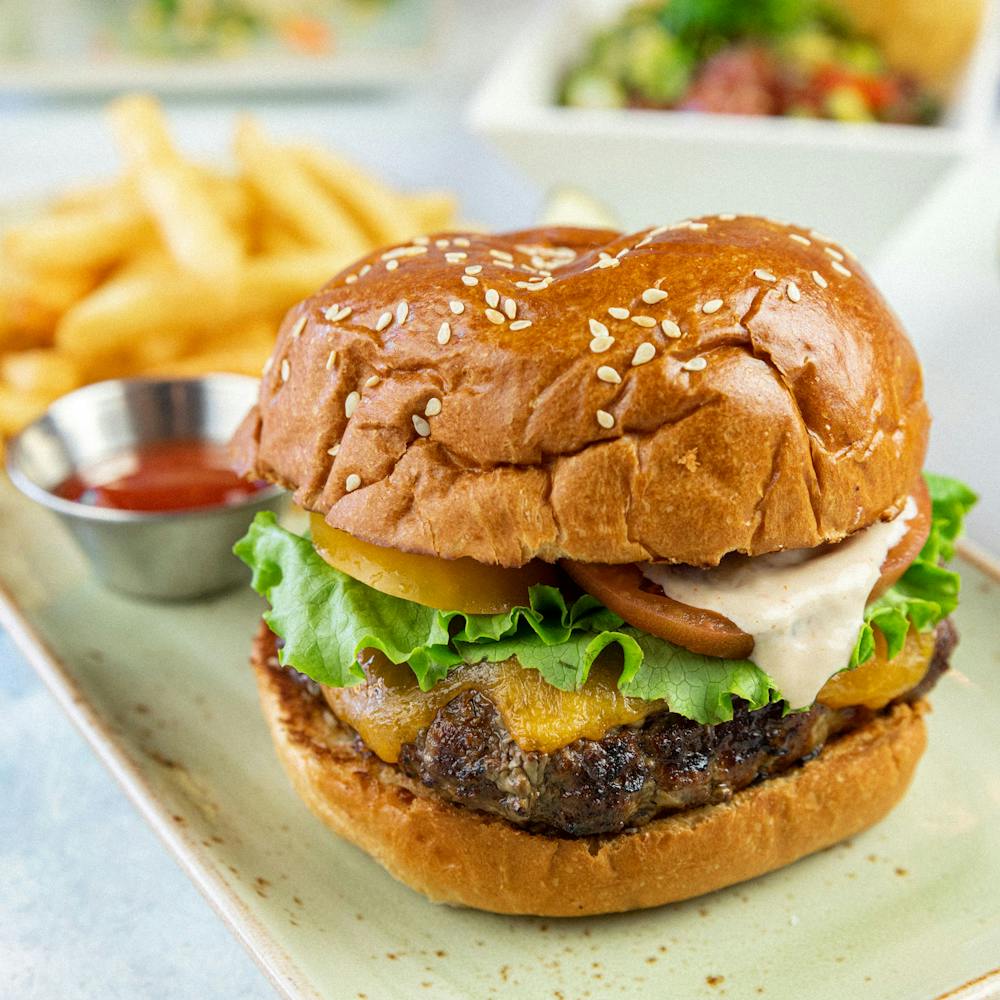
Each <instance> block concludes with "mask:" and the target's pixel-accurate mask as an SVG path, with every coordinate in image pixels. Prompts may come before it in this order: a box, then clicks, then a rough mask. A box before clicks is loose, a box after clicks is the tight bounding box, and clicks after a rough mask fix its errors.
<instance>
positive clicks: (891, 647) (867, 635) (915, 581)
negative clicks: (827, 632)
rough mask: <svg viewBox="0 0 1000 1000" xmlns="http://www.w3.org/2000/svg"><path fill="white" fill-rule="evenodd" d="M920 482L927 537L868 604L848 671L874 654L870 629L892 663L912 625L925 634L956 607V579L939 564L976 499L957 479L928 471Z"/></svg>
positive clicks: (948, 554) (946, 556) (951, 552)
mask: <svg viewBox="0 0 1000 1000" xmlns="http://www.w3.org/2000/svg"><path fill="white" fill-rule="evenodd" d="M924 479H925V481H926V482H927V490H928V492H929V493H930V496H931V530H930V534H928V536H927V541H926V542H925V543H924V547H923V548H922V549H921V550H920V555H919V556H917V558H916V559H915V560H914V561H913V564H912V565H911V566H910V567H909V568H908V569H907V571H906V572H905V573H904V574H903V575H902V576H901V577H900V578H899V580H897V581H896V584H895V585H894V586H893V587H890V589H889V590H887V591H886V592H885V593H884V594H883V595H882V596H881V597H879V598H878V599H877V600H876V601H873V602H872V603H871V604H869V605H868V607H867V609H866V610H865V623H864V625H863V626H862V627H861V633H860V635H859V636H858V641H857V645H855V647H854V653H853V654H852V656H851V662H850V664H849V667H856V666H858V665H859V664H862V663H864V662H865V661H866V660H868V659H870V658H871V657H872V656H874V655H875V636H874V633H873V631H872V630H873V629H875V628H877V629H878V630H879V631H880V632H881V633H882V634H883V635H884V636H885V640H886V647H887V652H888V655H889V659H892V658H893V657H894V656H896V655H897V654H898V653H899V651H900V650H901V649H902V648H903V643H904V642H905V641H906V633H907V632H908V631H909V629H910V625H911V623H912V624H913V625H914V626H915V627H916V628H917V630H918V631H920V632H926V631H927V630H928V629H932V628H933V627H934V626H935V625H936V624H937V623H938V622H939V621H941V619H942V618H946V617H947V616H948V615H950V614H951V613H952V611H954V610H955V608H956V607H957V606H958V591H959V587H960V580H959V576H958V574H957V573H955V572H954V571H952V570H950V569H946V568H945V567H944V566H942V565H940V564H941V562H942V561H947V560H949V559H951V558H952V556H954V554H955V541H956V540H957V539H958V537H959V535H961V533H962V524H963V522H964V520H965V515H966V514H967V513H968V512H969V511H970V510H971V509H972V506H973V505H974V504H975V502H976V501H977V500H978V499H979V498H978V497H977V496H976V494H975V493H973V492H972V490H970V489H969V487H968V486H966V485H965V484H964V483H960V482H959V481H958V480H957V479H949V478H948V477H947V476H937V475H934V474H933V473H929V472H927V473H924Z"/></svg>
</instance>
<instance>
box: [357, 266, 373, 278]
mask: <svg viewBox="0 0 1000 1000" xmlns="http://www.w3.org/2000/svg"><path fill="white" fill-rule="evenodd" d="M371 269H372V266H371V264H365V265H364V266H363V267H362V268H361V270H360V271H358V277H359V278H363V277H364V276H365V275H366V274H367V273H368V272H369V271H370V270H371Z"/></svg>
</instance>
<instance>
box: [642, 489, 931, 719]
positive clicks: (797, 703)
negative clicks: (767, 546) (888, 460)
mask: <svg viewBox="0 0 1000 1000" xmlns="http://www.w3.org/2000/svg"><path fill="white" fill-rule="evenodd" d="M916 513H917V505H916V503H915V501H914V499H913V498H912V497H910V498H909V499H908V500H907V501H906V506H905V507H904V508H903V510H902V512H901V513H900V514H899V515H898V516H897V517H896V518H895V519H894V520H892V521H879V522H876V523H875V524H872V525H870V526H869V527H867V528H864V529H863V530H861V531H858V532H857V533H855V534H853V535H851V536H850V537H849V538H846V539H844V540H843V541H841V542H838V543H837V544H836V545H831V546H829V547H823V548H821V549H815V550H814V549H799V550H789V551H785V552H776V553H772V554H771V555H764V556H756V557H755V558H753V559H739V558H736V559H733V560H731V561H729V562H727V563H725V564H722V565H720V566H718V567H716V568H715V569H708V570H699V569H694V568H692V567H683V566H670V565H660V564H653V563H646V564H643V565H642V566H641V569H642V573H643V575H644V576H645V577H646V578H647V579H649V580H652V581H653V582H654V583H656V584H659V586H660V587H661V588H662V589H663V592H664V593H665V594H666V595H667V596H668V597H672V598H673V599H674V600H676V601H680V602H681V603H683V604H688V605H691V607H695V608H707V609H708V610H710V611H715V612H717V613H718V614H721V615H723V616H724V617H726V618H728V619H729V620H730V621H731V622H733V623H734V624H735V625H736V626H737V627H738V628H740V629H742V630H743V631H744V632H746V633H747V634H748V635H750V636H752V637H753V640H754V645H753V652H752V653H751V654H750V659H751V660H752V661H753V662H754V663H756V664H757V666H758V667H760V669H761V670H763V671H764V673H766V674H767V675H768V676H769V677H770V678H771V680H772V681H774V683H775V686H776V687H777V689H778V690H779V691H780V692H781V694H782V696H783V697H784V698H785V699H786V700H787V701H788V703H789V705H790V706H791V707H792V708H802V707H805V706H807V705H811V704H812V703H813V701H814V700H815V699H816V695H817V693H818V692H819V690H820V688H822V687H823V685H824V684H825V683H826V681H827V680H828V679H829V678H830V677H831V676H832V675H833V674H835V673H837V671H839V670H842V669H843V668H844V667H845V666H846V665H847V664H848V662H849V661H850V658H851V651H852V650H853V649H854V644H855V642H857V638H858V631H859V630H860V628H861V625H862V623H863V621H864V617H865V605H866V603H867V601H868V595H869V594H870V593H871V592H872V588H873V587H874V585H875V583H876V581H877V580H878V578H879V575H880V573H881V567H882V563H883V562H884V561H885V557H886V555H887V554H888V553H889V552H890V550H891V549H892V548H893V547H894V546H895V545H896V544H897V543H898V542H899V541H900V539H901V538H902V537H903V536H904V535H905V534H906V531H907V524H908V522H909V521H910V520H912V519H913V517H914V516H915V515H916Z"/></svg>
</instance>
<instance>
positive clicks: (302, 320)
mask: <svg viewBox="0 0 1000 1000" xmlns="http://www.w3.org/2000/svg"><path fill="white" fill-rule="evenodd" d="M332 308H333V309H336V308H337V307H336V306H333V307H332ZM329 311H330V310H329V309H328V310H327V312H329ZM329 318H330V317H329V316H327V319H329ZM305 328H306V317H305V316H304V315H303V316H300V317H299V318H298V319H297V320H296V321H295V325H294V326H293V327H292V329H291V330H290V331H289V336H290V337H291V338H292V340H298V339H299V335H300V334H301V333H302V331H303V330H304V329H305Z"/></svg>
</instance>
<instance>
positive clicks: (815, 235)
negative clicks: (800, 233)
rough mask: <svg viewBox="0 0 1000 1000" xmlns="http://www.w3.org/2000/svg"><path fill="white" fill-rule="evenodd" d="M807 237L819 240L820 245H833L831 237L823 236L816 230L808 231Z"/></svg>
mask: <svg viewBox="0 0 1000 1000" xmlns="http://www.w3.org/2000/svg"><path fill="white" fill-rule="evenodd" d="M809 235H810V236H811V237H812V238H813V239H814V240H819V241H820V243H833V237H832V236H824V235H823V233H821V232H820V231H819V230H818V229H810V230H809Z"/></svg>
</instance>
